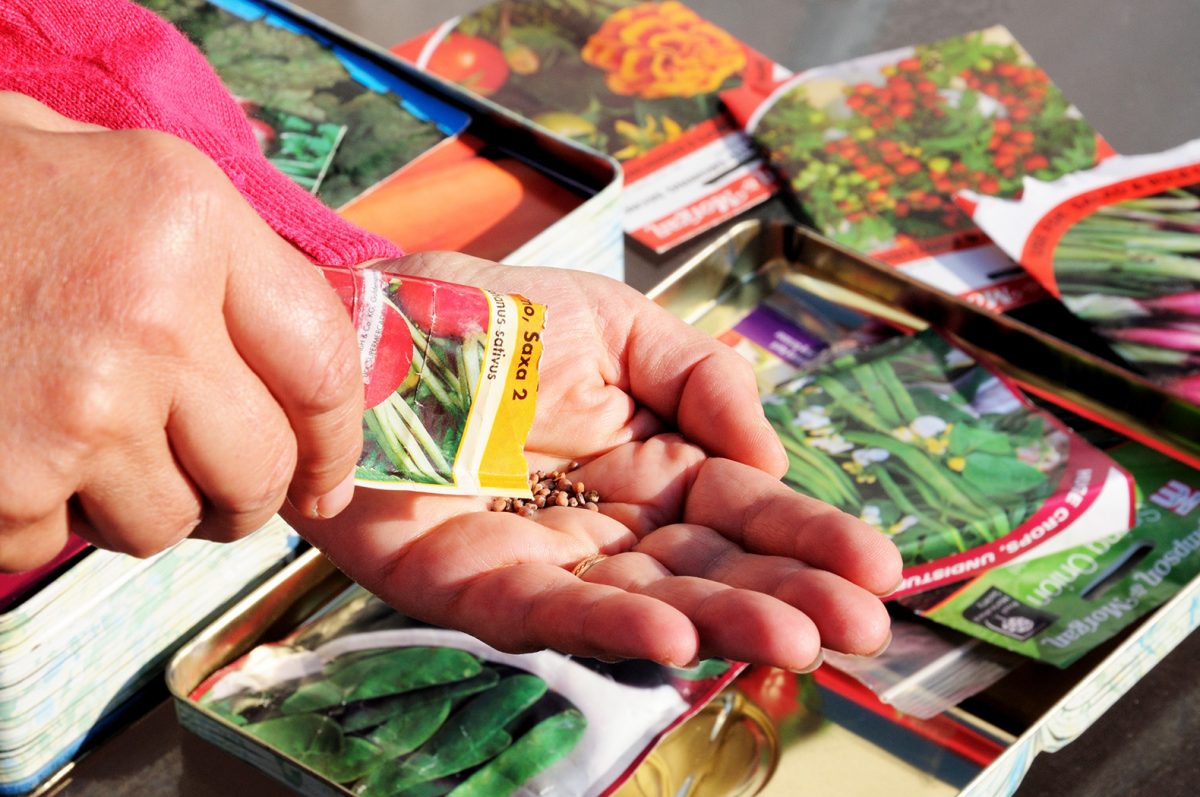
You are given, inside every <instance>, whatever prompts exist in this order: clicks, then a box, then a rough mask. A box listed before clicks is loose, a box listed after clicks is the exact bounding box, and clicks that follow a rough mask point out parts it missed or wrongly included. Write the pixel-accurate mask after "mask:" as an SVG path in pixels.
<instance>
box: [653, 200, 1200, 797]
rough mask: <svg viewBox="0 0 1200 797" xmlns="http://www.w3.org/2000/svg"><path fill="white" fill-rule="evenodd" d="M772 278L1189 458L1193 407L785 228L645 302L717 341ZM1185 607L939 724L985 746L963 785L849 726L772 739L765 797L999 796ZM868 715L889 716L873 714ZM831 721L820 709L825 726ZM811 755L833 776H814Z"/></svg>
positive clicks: (1182, 594) (1182, 626)
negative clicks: (865, 776)
mask: <svg viewBox="0 0 1200 797" xmlns="http://www.w3.org/2000/svg"><path fill="white" fill-rule="evenodd" d="M785 281H789V282H792V281H794V282H799V283H800V284H802V285H803V286H804V287H805V289H807V290H813V291H816V292H819V293H820V294H821V295H823V296H826V297H829V298H833V299H835V300H837V301H839V302H842V303H845V304H848V305H852V306H856V307H858V308H860V309H862V310H864V311H866V312H868V313H871V314H872V315H876V316H879V317H882V318H885V319H888V320H890V321H892V322H893V323H895V324H897V325H900V326H904V327H907V328H910V329H914V328H921V327H923V326H925V325H927V324H932V325H933V326H936V327H937V328H938V329H939V330H940V331H941V332H942V333H943V334H945V335H947V336H948V337H949V338H950V339H951V340H952V341H954V342H955V343H956V344H958V345H960V346H962V347H963V348H964V349H966V350H967V351H970V352H971V353H972V354H973V355H974V356H976V357H980V358H986V360H987V361H988V362H989V363H991V364H992V365H993V366H994V367H996V368H997V369H998V370H999V371H1000V372H1001V373H1004V374H1007V375H1008V377H1010V378H1012V379H1014V380H1015V381H1016V382H1017V383H1019V384H1020V385H1021V386H1022V387H1023V388H1025V389H1026V390H1033V391H1037V392H1039V393H1042V394H1045V395H1047V396H1051V397H1054V398H1056V399H1057V400H1058V401H1061V402H1065V403H1068V404H1070V406H1071V408H1072V409H1074V410H1076V411H1079V410H1082V411H1084V412H1086V413H1088V414H1089V415H1090V416H1092V417H1095V418H1098V419H1103V420H1105V421H1106V422H1107V423H1108V424H1109V425H1115V426H1119V427H1120V429H1119V431H1121V432H1122V433H1124V434H1127V435H1131V436H1136V437H1138V438H1139V439H1140V440H1141V441H1142V442H1145V443H1147V444H1149V445H1151V446H1152V447H1155V448H1157V449H1159V450H1161V451H1165V452H1167V453H1170V454H1172V455H1173V456H1175V457H1176V458H1179V459H1182V460H1184V461H1190V462H1194V460H1195V459H1196V454H1197V450H1196V443H1195V442H1194V440H1195V434H1194V432H1195V430H1197V429H1200V423H1198V420H1197V419H1198V415H1200V411H1197V409H1196V408H1195V407H1194V406H1193V405H1190V404H1187V403H1186V402H1184V401H1182V400H1180V399H1176V398H1174V397H1172V396H1170V395H1168V394H1166V393H1164V392H1163V391H1161V390H1160V389H1158V388H1156V387H1155V386H1153V385H1151V384H1149V383H1147V382H1145V381H1144V380H1138V379H1136V378H1132V379H1131V378H1130V377H1129V376H1128V375H1127V374H1126V373H1125V372H1124V371H1122V370H1120V369H1116V368H1114V367H1113V366H1111V365H1110V364H1109V363H1108V362H1106V361H1104V360H1103V359H1100V358H1098V357H1096V356H1094V355H1092V354H1089V353H1088V352H1086V351H1084V350H1082V349H1080V348H1078V347H1075V346H1072V345H1070V344H1067V343H1065V342H1063V341H1062V340H1059V339H1057V338H1054V337H1051V336H1050V335H1047V334H1046V333H1044V332H1041V331H1039V330H1037V329H1035V328H1033V327H1030V326H1028V325H1026V324H1024V323H1021V322H1019V321H1016V320H1014V319H1012V318H1011V317H1009V316H1002V315H999V314H996V313H992V312H989V311H987V310H984V309H981V308H979V307H977V306H974V305H972V304H969V303H968V302H966V301H964V300H962V299H960V298H958V297H956V296H952V295H950V294H948V293H944V292H942V291H938V290H936V289H933V288H930V287H929V286H927V285H925V284H923V283H921V282H919V281H917V280H915V279H913V278H911V277H908V276H906V275H904V274H902V273H900V272H898V271H897V270H895V269H894V268H892V267H890V266H888V265H886V264H883V263H879V262H875V261H872V260H869V259H866V258H863V257H861V256H859V255H857V254H855V253H853V252H852V251H850V250H849V249H848V248H846V247H844V246H842V245H840V244H837V243H834V242H832V241H829V240H828V239H825V238H823V237H822V236H820V235H818V234H816V233H814V232H812V231H810V230H807V229H804V228H801V227H797V226H795V225H791V224H788V223H781V222H761V221H748V222H744V223H742V224H740V225H737V226H735V227H734V228H733V229H731V230H730V231H729V232H728V233H726V234H725V235H724V236H723V237H722V238H721V239H719V240H718V241H716V242H714V243H713V244H712V245H711V246H709V247H708V248H707V249H705V250H704V251H703V252H701V253H699V254H698V255H697V256H696V257H695V258H694V259H693V260H692V261H690V262H689V263H688V264H687V265H685V266H684V267H683V268H682V269H681V270H680V271H678V272H677V273H676V274H674V275H673V276H672V277H671V278H669V279H668V280H667V281H666V282H664V283H663V284H661V285H660V286H658V287H657V288H655V289H654V290H653V291H652V292H651V295H652V297H653V298H654V299H655V300H656V301H657V302H658V303H659V304H660V305H662V306H664V307H666V308H667V309H668V310H670V311H672V312H673V313H675V314H676V315H678V316H680V317H682V318H684V319H685V320H687V321H689V322H691V323H694V324H696V325H697V326H698V327H700V328H701V329H704V330H706V331H709V332H711V333H713V334H719V333H721V332H723V331H725V330H728V329H730V328H732V327H733V326H734V325H735V324H736V323H737V322H738V320H739V319H741V318H742V317H744V316H745V315H746V314H747V313H748V312H750V311H751V310H752V309H753V308H755V307H757V306H759V305H760V303H761V302H762V300H763V299H764V298H765V297H766V296H767V295H768V294H770V293H771V292H772V291H773V290H775V288H776V287H777V286H778V285H780V284H781V283H783V282H785ZM1198 608H1200V579H1194V580H1192V581H1191V582H1189V583H1187V584H1186V585H1184V586H1183V587H1182V588H1181V589H1180V590H1179V591H1178V593H1176V594H1175V596H1174V597H1173V598H1171V599H1170V600H1168V601H1167V602H1166V603H1164V604H1163V605H1162V606H1161V607H1160V608H1159V609H1157V610H1156V611H1154V612H1153V613H1151V614H1149V615H1148V616H1146V617H1144V618H1143V619H1142V620H1141V621H1140V622H1138V623H1136V624H1134V625H1133V626H1132V627H1131V628H1130V629H1129V630H1127V631H1126V632H1125V633H1124V634H1123V635H1122V636H1120V637H1118V638H1117V640H1115V641H1113V642H1110V643H1108V644H1106V645H1104V646H1102V647H1101V648H1099V649H1097V650H1095V651H1093V652H1092V653H1091V654H1089V655H1088V656H1086V657H1084V658H1083V659H1081V660H1080V661H1078V662H1076V663H1075V664H1073V665H1071V666H1070V667H1069V668H1067V669H1064V670H1058V669H1056V668H1053V667H1051V666H1049V665H1044V664H1037V663H1033V662H1030V663H1029V664H1027V665H1024V666H1023V667H1021V668H1020V669H1018V670H1017V671H1016V672H1015V673H1014V674H1013V675H1010V676H1009V677H1008V678H1007V679H1005V680H1003V681H1001V682H1000V683H999V684H997V685H996V686H995V687H992V688H991V689H989V690H987V691H985V692H983V693H981V695H978V696H976V698H972V699H971V700H969V701H967V702H965V703H963V704H962V705H960V706H958V707H955V708H954V709H951V710H949V711H948V712H946V714H945V715H941V716H942V718H944V719H945V721H946V722H949V723H951V724H957V725H959V726H962V727H965V728H970V729H972V730H973V732H975V733H979V734H982V735H984V736H986V737H987V738H989V739H990V740H991V741H992V743H993V744H994V745H995V747H994V751H993V753H992V754H991V755H989V756H988V757H986V758H984V759H981V760H977V761H976V762H975V763H974V765H973V768H971V769H969V770H968V771H967V775H968V776H967V777H958V778H951V779H949V781H948V780H947V779H944V778H941V776H938V775H937V774H936V773H935V772H934V767H933V765H932V764H931V763H930V761H929V760H927V759H920V760H919V759H916V758H911V756H910V760H908V761H906V760H904V756H905V755H910V754H908V753H905V752H904V748H903V747H897V748H895V749H893V750H891V752H886V753H885V752H882V751H881V750H882V748H881V747H880V744H879V743H864V742H863V741H862V737H861V734H862V733H863V731H862V728H861V726H858V725H855V726H853V727H856V728H857V731H856V732H855V733H850V732H849V731H848V730H846V728H849V727H851V726H850V725H847V726H845V727H843V726H840V725H838V723H837V722H830V723H826V726H827V727H828V729H827V730H825V731H823V732H821V733H800V734H793V736H792V738H790V739H785V740H784V744H783V754H782V758H781V761H780V766H779V771H778V772H777V774H776V776H775V779H774V780H773V781H772V783H770V784H768V786H767V788H766V790H765V791H764V794H768V795H776V794H778V795H784V794H789V793H794V790H795V789H796V788H798V787H799V784H801V783H802V784H803V785H804V788H806V789H809V790H812V791H813V792H814V793H843V791H844V790H846V789H848V788H861V783H860V782H859V781H854V782H852V783H850V784H849V785H847V779H846V777H845V775H844V773H847V772H852V773H868V772H871V773H876V774H877V775H878V777H875V778H874V779H873V782H874V783H875V784H878V783H879V782H881V781H880V780H879V778H883V779H885V780H886V781H887V782H889V783H905V784H906V786H905V793H906V794H913V795H929V797H933V796H934V795H949V794H955V793H958V794H960V795H967V796H968V797H997V796H1002V797H1006V796H1007V795H1011V794H1012V793H1014V792H1015V791H1016V789H1017V787H1018V785H1019V784H1020V782H1021V779H1022V777H1023V776H1024V774H1025V773H1026V772H1027V771H1028V769H1029V766H1030V764H1031V763H1032V761H1033V759H1034V758H1035V757H1036V756H1037V755H1039V754H1040V753H1043V752H1052V751H1054V750H1058V749H1060V748H1062V747H1064V746H1065V745H1067V744H1069V743H1070V742H1071V741H1073V740H1074V739H1076V738H1077V737H1079V736H1080V735H1081V734H1082V733H1083V732H1084V731H1085V730H1086V729H1087V728H1088V727H1089V726H1090V725H1091V724H1092V723H1093V722H1094V721H1095V720H1096V719H1097V718H1099V717H1100V715H1102V714H1103V713H1104V712H1105V711H1106V710H1108V709H1109V708H1110V707H1112V706H1113V704H1114V703H1116V702H1117V700H1118V699H1119V698H1120V697H1121V696H1122V695H1123V694H1125V693H1126V692H1127V691H1128V690H1129V689H1130V688H1131V687H1132V686H1133V685H1134V684H1135V683H1137V682H1138V680H1139V679H1140V678H1142V677H1143V676H1144V675H1145V674H1146V673H1147V672H1149V671H1150V670H1151V669H1152V668H1153V667H1154V665H1155V664H1156V663H1157V662H1158V661H1160V660H1161V659H1162V658H1163V657H1164V656H1166V655H1167V653H1169V652H1170V651H1171V650H1172V649H1173V648H1174V647H1175V646H1176V645H1177V644H1179V642H1180V641H1182V640H1183V639H1184V637H1186V636H1187V635H1188V634H1189V633H1190V632H1191V631H1192V630H1194V629H1195V627H1196V626H1197V624H1200V612H1198V611H1197V609H1198ZM876 708H877V709H878V710H879V711H880V712H882V713H883V714H886V715H889V716H895V715H896V712H894V710H893V709H891V708H890V707H887V706H882V704H879V705H878V706H876ZM832 716H833V714H832V712H831V713H828V714H827V719H828V718H829V717H832ZM877 716H878V715H877ZM806 722H807V720H806ZM813 722H818V720H813ZM889 722H890V721H889ZM818 724H819V722H818ZM884 724H888V722H885V723H884ZM806 727H807V726H806ZM875 738H876V739H878V738H879V737H875ZM947 754H949V753H947ZM814 758H819V759H821V760H829V761H831V762H833V763H834V764H836V766H829V767H817V766H813V764H812V762H813V760H814ZM922 773H924V774H922ZM855 783H858V784H859V785H857V786H856V785H854V784H855ZM871 793H874V792H871Z"/></svg>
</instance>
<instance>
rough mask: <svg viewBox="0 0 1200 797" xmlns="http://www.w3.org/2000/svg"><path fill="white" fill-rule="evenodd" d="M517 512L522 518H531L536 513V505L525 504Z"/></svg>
mask: <svg viewBox="0 0 1200 797" xmlns="http://www.w3.org/2000/svg"><path fill="white" fill-rule="evenodd" d="M517 514H519V515H520V516H521V517H523V518H531V517H533V516H534V515H536V514H537V507H536V506H534V505H533V504H526V505H525V506H523V507H521V511H520V512H518V513H517Z"/></svg>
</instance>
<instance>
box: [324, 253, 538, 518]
mask: <svg viewBox="0 0 1200 797" xmlns="http://www.w3.org/2000/svg"><path fill="white" fill-rule="evenodd" d="M322 273H324V275H325V278H326V279H327V280H328V281H329V283H330V284H331V285H332V286H333V287H334V289H335V290H336V291H337V293H338V295H339V296H340V297H341V299H342V301H343V302H344V303H345V305H346V307H347V308H348V309H349V310H350V314H351V317H352V318H353V321H354V326H355V329H356V331H357V333H358V346H359V354H360V357H361V360H362V370H363V384H364V391H365V405H366V412H365V414H364V417H363V437H364V445H363V454H362V457H361V459H359V462H358V469H357V472H356V475H357V481H358V483H359V484H362V485H364V486H368V487H380V488H386V489H397V490H420V491H423V492H435V493H453V494H468V495H500V496H515V497H522V496H528V495H529V468H528V466H527V465H526V462H525V453H524V452H525V438H526V437H527V436H528V434H529V428H530V426H531V425H532V424H533V415H534V408H535V407H536V405H537V391H538V365H539V362H540V360H541V355H542V329H543V326H544V322H545V308H543V307H542V306H540V305H536V304H533V303H532V302H530V301H529V300H527V299H525V298H523V297H521V296H515V295H505V294H498V293H491V292H489V291H485V290H483V289H481V288H473V287H468V286H465V285H452V284H450V283H447V282H441V281H439V280H432V279H425V278H420V277H409V276H402V275H398V274H387V273H384V272H381V271H376V270H373V269H343V268H322Z"/></svg>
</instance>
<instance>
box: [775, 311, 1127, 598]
mask: <svg viewBox="0 0 1200 797" xmlns="http://www.w3.org/2000/svg"><path fill="white" fill-rule="evenodd" d="M763 405H764V409H765V411H766V414H767V418H768V419H769V420H770V421H771V423H772V425H773V426H774V427H775V429H776V431H777V432H778V433H779V435H780V439H781V440H782V441H783V444H784V447H785V448H786V449H787V451H788V459H789V469H788V472H787V474H786V475H785V476H784V482H785V483H787V484H788V485H789V486H792V487H793V488H795V489H796V490H797V491H799V492H803V493H806V494H808V495H811V496H813V497H815V498H818V499H820V500H822V501H825V502H826V503H829V504H832V505H833V506H836V507H838V508H840V509H842V510H844V511H846V512H849V513H851V514H854V515H856V516H858V517H859V518H861V519H862V520H864V521H865V522H867V523H869V524H870V525H872V526H874V527H876V528H877V529H879V530H880V531H881V532H882V533H884V534H886V535H888V536H889V537H890V538H891V539H892V540H893V541H894V542H895V543H896V545H897V547H898V548H899V549H900V553H901V556H902V558H903V561H904V581H903V582H902V584H901V586H900V588H899V589H898V590H897V591H896V593H895V595H894V597H901V596H904V595H909V594H914V593H917V592H923V591H926V590H931V589H934V588H937V587H939V586H944V585H947V584H952V583H954V582H957V581H962V580H965V579H967V578H970V577H972V576H974V575H977V574H979V573H981V572H983V571H985V570H988V569H989V568H992V567H995V566H997V565H999V564H1002V563H1004V562H1007V561H1010V560H1012V559H1014V558H1016V557H1017V556H1019V555H1021V554H1022V553H1023V552H1025V551H1027V550H1030V549H1033V548H1039V547H1042V548H1044V547H1045V546H1050V545H1053V546H1056V547H1060V546H1062V545H1064V544H1068V541H1074V542H1078V541H1083V540H1090V539H1095V538H1098V537H1103V536H1106V535H1109V534H1113V533H1120V532H1124V531H1126V530H1127V529H1128V528H1129V527H1130V525H1131V524H1132V513H1133V503H1132V489H1131V484H1130V479H1129V475H1128V474H1127V473H1126V472H1125V471H1124V470H1123V469H1122V468H1121V467H1120V466H1119V465H1117V463H1115V462H1113V461H1112V460H1111V459H1109V458H1108V457H1107V456H1106V455H1105V454H1104V453H1103V452H1102V451H1100V450H1098V449H1096V448H1095V447H1093V446H1091V445H1090V444H1088V443H1087V442H1086V441H1085V440H1084V439H1083V438H1081V437H1079V436H1078V435H1075V434H1073V433H1072V432H1071V431H1070V430H1069V429H1068V428H1066V427H1065V426H1063V425H1062V424H1061V423H1059V422H1058V421H1057V420H1055V419H1054V418H1053V417H1052V416H1051V415H1049V414H1048V413H1045V412H1043V411H1041V410H1038V409H1036V408H1035V407H1033V406H1032V405H1031V404H1029V402H1028V401H1027V400H1025V399H1024V397H1022V396H1021V395H1020V394H1019V393H1017V392H1016V391H1015V390H1014V389H1013V388H1012V387H1011V386H1009V385H1008V384H1007V383H1006V382H1005V381H1004V380H1003V379H1001V378H1000V377H999V376H997V375H996V374H994V373H993V372H991V371H990V370H988V369H987V368H985V367H983V366H982V365H980V364H979V363H978V362H976V361H975V360H973V359H971V358H970V357H969V356H968V355H967V354H965V353H964V352H962V351H960V350H958V349H956V348H954V347H953V346H951V345H950V344H949V343H947V342H946V341H945V340H944V339H943V338H941V337H940V336H938V335H937V334H935V333H933V332H922V333H919V334H917V335H913V336H909V337H903V338H897V339H895V340H892V341H889V342H887V343H882V344H879V345H876V346H873V347H870V348H866V349H863V350H860V351H857V352H854V353H852V354H849V355H845V356H842V357H839V358H837V359H835V360H832V361H831V362H829V363H827V364H825V365H822V366H821V367H819V368H816V369H814V370H812V371H808V372H806V373H804V374H802V375H801V376H799V377H797V378H795V379H793V380H791V381H790V382H786V383H784V384H782V385H780V386H779V387H778V388H777V389H775V390H774V391H773V392H771V393H769V394H767V395H765V396H764V397H763ZM1074 542H1072V543H1071V544H1074Z"/></svg>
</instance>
